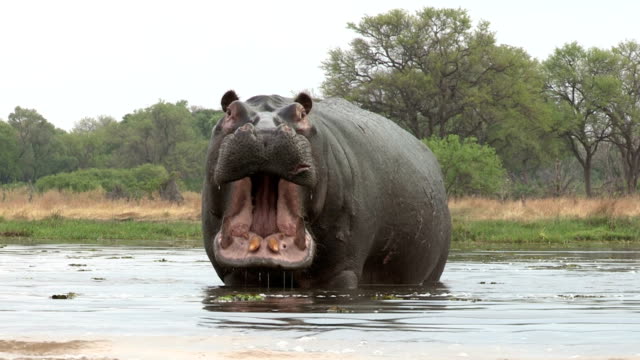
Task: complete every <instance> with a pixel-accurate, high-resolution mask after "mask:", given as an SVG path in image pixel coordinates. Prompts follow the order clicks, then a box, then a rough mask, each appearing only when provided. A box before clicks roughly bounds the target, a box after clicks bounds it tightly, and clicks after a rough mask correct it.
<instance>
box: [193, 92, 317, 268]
mask: <svg viewBox="0 0 640 360" xmlns="http://www.w3.org/2000/svg"><path fill="white" fill-rule="evenodd" d="M221 104H222V110H223V111H224V112H225V116H224V118H222V119H221V120H220V121H219V122H218V124H217V125H216V127H215V129H214V132H213V135H212V142H211V145H210V149H209V152H210V153H209V158H208V164H207V169H208V174H207V176H208V177H209V178H208V181H207V183H208V186H210V187H212V189H210V190H209V191H211V192H212V199H213V204H212V206H211V210H210V211H211V212H212V215H214V216H215V217H216V218H218V219H221V226H220V230H219V231H218V232H217V233H216V234H215V235H214V236H213V238H211V239H210V240H205V241H212V242H213V243H212V244H211V248H212V250H213V253H214V254H215V259H216V261H217V263H218V264H219V265H220V266H222V267H224V268H228V269H231V268H233V269H238V268H281V269H303V268H306V267H308V266H309V265H310V264H311V262H312V260H313V257H314V252H315V243H314V240H313V238H312V236H311V234H310V232H309V231H308V230H307V228H306V225H305V217H306V207H307V206H308V205H307V201H308V199H309V198H310V197H311V190H312V189H313V188H314V186H315V184H316V172H317V171H316V168H315V167H314V161H313V157H312V152H311V143H310V139H311V138H312V137H313V136H314V134H315V129H314V127H313V126H312V125H311V123H310V121H309V118H308V114H309V113H310V111H311V107H312V100H311V98H310V97H309V95H307V94H304V93H301V94H299V95H298V96H297V97H296V99H295V100H294V102H293V103H289V104H285V103H284V102H283V103H282V104H275V105H273V106H259V107H255V106H253V105H252V102H251V99H250V100H248V101H247V102H242V101H240V100H239V99H238V96H237V95H236V93H235V92H233V91H228V92H227V93H225V94H224V96H223V97H222V100H221ZM253 104H255V103H253ZM263 105H264V104H263ZM267 105H269V104H267Z"/></svg>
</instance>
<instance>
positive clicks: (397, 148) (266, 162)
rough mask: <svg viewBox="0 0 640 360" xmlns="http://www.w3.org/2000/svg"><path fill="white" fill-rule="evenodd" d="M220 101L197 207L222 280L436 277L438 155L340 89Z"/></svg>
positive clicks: (440, 265) (440, 264) (440, 199)
mask: <svg viewBox="0 0 640 360" xmlns="http://www.w3.org/2000/svg"><path fill="white" fill-rule="evenodd" d="M222 107H223V110H225V111H226V115H225V117H224V118H223V119H222V120H220V121H219V123H218V124H217V126H216V128H215V129H214V132H213V134H212V138H211V143H210V146H209V153H208V158H207V176H206V179H205V182H204V190H203V197H202V217H203V233H204V244H205V248H206V251H207V254H208V256H209V259H210V260H211V262H212V264H213V266H214V268H215V269H216V271H217V272H218V275H219V276H220V278H221V279H223V281H224V283H225V284H227V285H243V284H249V285H260V283H261V282H263V281H264V280H263V279H262V278H263V276H264V275H266V274H270V273H275V274H279V275H278V276H272V278H271V284H273V285H276V282H278V281H284V282H285V284H287V286H288V284H289V283H293V284H295V285H296V286H301V287H324V288H336V287H338V288H353V287H356V286H358V285H359V284H406V285H417V284H423V283H425V282H431V281H437V280H438V279H439V278H440V275H441V274H442V271H443V269H444V266H445V263H446V260H447V256H448V252H449V242H450V233H451V219H450V216H449V210H448V207H447V199H446V194H445V189H444V185H443V181H442V176H441V172H440V168H439V166H438V163H437V161H436V159H435V157H434V156H433V154H432V153H431V151H430V150H429V149H428V148H427V147H426V146H425V145H424V144H422V143H421V142H420V141H419V140H417V139H416V138H415V137H413V136H412V135H410V134H409V133H407V132H406V131H404V130H403V129H401V128H400V127H398V126H397V125H396V124H394V123H393V122H391V121H389V120H387V119H385V118H384V117H382V116H379V115H376V114H373V113H371V112H368V111H365V110H362V109H360V108H358V107H357V106H355V105H353V104H351V103H349V102H347V101H344V100H340V99H327V100H324V101H321V102H316V103H312V101H311V99H310V98H309V97H308V96H307V95H306V94H300V95H298V97H297V98H296V99H295V102H294V100H291V99H286V98H283V97H280V96H257V97H253V98H251V99H249V100H247V101H246V102H244V103H243V102H241V101H239V100H238V99H237V96H236V95H235V93H233V92H232V91H230V92H227V94H225V96H224V97H223V99H222ZM312 107H313V111H312V110H311V108H312ZM287 276H288V277H287ZM280 279H281V280H280ZM283 285H284V284H283Z"/></svg>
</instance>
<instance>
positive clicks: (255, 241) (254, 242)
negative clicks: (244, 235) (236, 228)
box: [249, 236, 260, 252]
mask: <svg viewBox="0 0 640 360" xmlns="http://www.w3.org/2000/svg"><path fill="white" fill-rule="evenodd" d="M258 249H260V238H259V237H257V236H254V237H252V238H251V241H250V242H249V251H251V252H255V251H257V250H258Z"/></svg>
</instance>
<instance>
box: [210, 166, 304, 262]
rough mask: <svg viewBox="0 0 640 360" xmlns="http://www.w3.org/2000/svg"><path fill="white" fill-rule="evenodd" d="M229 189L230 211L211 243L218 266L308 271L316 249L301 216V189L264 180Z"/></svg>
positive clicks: (259, 178) (245, 180) (281, 181)
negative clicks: (304, 269) (212, 243)
mask: <svg viewBox="0 0 640 360" xmlns="http://www.w3.org/2000/svg"><path fill="white" fill-rule="evenodd" d="M230 185H231V198H230V201H229V206H228V208H227V209H226V211H225V215H224V219H223V223H222V228H221V230H220V232H219V233H218V234H216V236H215V238H214V240H213V242H214V249H215V256H216V259H217V261H218V262H219V263H220V264H222V265H225V266H228V267H272V268H283V269H301V268H305V267H308V266H309V265H310V264H311V261H312V260H313V255H314V251H315V244H314V241H313V239H312V237H311V235H310V234H309V232H308V231H307V230H306V228H305V226H304V220H303V217H302V216H301V214H300V213H301V209H302V208H301V199H300V197H301V191H300V190H301V189H300V185H297V184H294V183H292V182H290V181H287V180H285V179H283V178H279V177H277V176H274V175H267V174H256V175H252V176H250V177H249V176H248V177H244V178H242V179H240V180H236V181H233V182H231V183H230Z"/></svg>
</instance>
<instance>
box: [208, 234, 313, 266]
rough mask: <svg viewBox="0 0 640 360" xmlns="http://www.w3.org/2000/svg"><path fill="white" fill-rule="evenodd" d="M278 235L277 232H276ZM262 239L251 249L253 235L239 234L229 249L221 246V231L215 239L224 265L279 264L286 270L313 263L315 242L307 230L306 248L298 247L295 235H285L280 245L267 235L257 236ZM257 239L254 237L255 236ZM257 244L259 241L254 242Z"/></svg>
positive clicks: (215, 244)
mask: <svg viewBox="0 0 640 360" xmlns="http://www.w3.org/2000/svg"><path fill="white" fill-rule="evenodd" d="M273 236H277V235H273ZM257 238H258V239H259V241H260V242H261V243H262V244H260V245H258V248H257V249H256V250H253V251H252V249H251V248H252V245H253V244H255V242H253V243H252V240H251V238H250V239H249V240H247V239H245V238H240V239H237V240H235V241H234V242H233V243H232V244H231V245H229V246H228V247H227V248H226V249H223V248H222V246H221V243H222V232H220V233H218V234H217V235H216V237H215V239H214V240H213V242H214V251H215V254H216V260H217V261H218V262H219V263H220V265H223V266H225V267H233V268H279V269H286V270H296V269H304V268H306V267H309V266H310V265H311V262H312V261H313V255H314V253H315V244H314V242H313V240H312V238H311V235H310V234H309V233H308V232H306V231H305V242H306V245H307V247H306V248H305V249H304V250H300V249H298V247H297V246H296V245H294V244H293V239H292V238H290V237H289V238H287V237H284V238H282V239H281V240H280V242H279V243H278V245H279V248H278V249H275V251H274V249H272V246H273V245H272V244H273V243H270V242H269V239H270V238H269V237H268V238H267V239H264V238H261V237H257ZM254 239H255V238H254ZM253 246H254V247H255V246H256V245H253Z"/></svg>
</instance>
